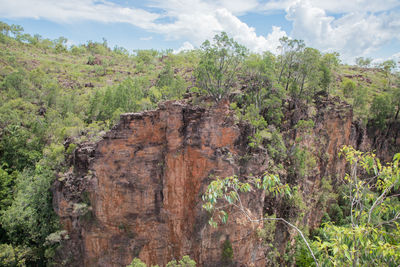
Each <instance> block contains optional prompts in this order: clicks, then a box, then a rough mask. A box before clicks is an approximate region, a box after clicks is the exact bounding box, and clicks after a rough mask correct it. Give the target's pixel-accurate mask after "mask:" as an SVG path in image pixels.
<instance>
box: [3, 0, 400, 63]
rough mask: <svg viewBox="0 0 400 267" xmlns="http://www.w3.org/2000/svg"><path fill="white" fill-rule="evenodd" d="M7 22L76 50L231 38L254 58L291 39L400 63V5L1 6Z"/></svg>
mask: <svg viewBox="0 0 400 267" xmlns="http://www.w3.org/2000/svg"><path fill="white" fill-rule="evenodd" d="M0 20H1V21H4V22H6V23H8V24H18V25H21V26H22V27H23V28H24V30H25V32H27V33H30V34H36V33H38V34H40V35H42V36H43V37H44V38H50V39H56V38H58V37H60V36H64V37H66V38H67V39H68V44H69V45H74V44H75V45H78V44H85V43H86V42H87V41H89V40H91V41H98V42H102V39H103V38H105V39H106V40H107V42H108V45H109V46H110V47H111V48H112V47H114V46H115V45H118V46H122V47H125V48H126V49H128V50H130V51H132V50H134V49H159V50H164V49H173V50H174V51H175V52H179V51H182V50H189V49H193V48H197V47H200V45H201V44H202V42H203V41H204V40H206V39H208V40H211V39H212V37H213V36H214V35H215V34H217V33H219V32H221V31H225V32H227V33H228V35H230V36H231V37H233V38H234V39H235V40H236V41H238V42H239V43H241V44H243V45H245V46H246V47H247V48H249V49H250V50H251V51H254V52H263V51H271V52H273V53H278V49H277V47H278V46H279V38H281V37H282V36H288V37H290V38H294V39H302V40H304V41H305V43H306V45H307V46H310V47H314V48H317V49H319V50H321V51H322V52H339V53H340V55H341V59H342V61H343V62H345V63H350V64H351V63H353V62H354V59H355V58H356V57H371V58H374V60H375V62H380V61H383V60H387V59H394V60H396V61H399V60H400V0H271V1H262V0H245V1H241V0H214V1H212V0H0Z"/></svg>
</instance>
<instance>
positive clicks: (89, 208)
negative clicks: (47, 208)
mask: <svg viewBox="0 0 400 267" xmlns="http://www.w3.org/2000/svg"><path fill="white" fill-rule="evenodd" d="M287 110H288V111H287V112H286V115H285V119H284V123H283V124H282V129H281V132H282V133H283V136H284V139H285V143H286V147H287V150H288V151H287V154H288V158H289V159H291V160H292V159H293V157H292V156H291V155H292V154H293V153H294V152H293V149H294V148H295V147H303V148H305V149H307V151H309V152H310V154H309V157H312V158H313V159H314V161H313V162H312V163H313V164H312V166H310V168H309V170H308V171H307V173H306V174H305V175H304V176H303V177H299V176H298V175H293V173H290V171H287V170H289V169H290V168H291V167H292V166H293V165H295V163H294V162H290V160H289V162H284V163H283V164H284V167H285V170H284V171H283V172H282V173H281V179H282V180H283V181H289V182H290V181H293V180H294V179H295V181H296V182H295V184H297V185H298V187H299V191H300V194H301V197H302V199H303V200H304V204H305V206H306V207H307V208H306V209H305V210H303V213H304V215H303V216H297V218H298V219H297V221H296V222H295V223H296V224H297V225H307V226H309V227H310V228H313V227H317V226H318V225H319V223H320V220H321V217H322V216H323V213H324V212H325V210H326V207H323V204H321V201H320V199H321V196H322V195H323V194H325V192H324V191H323V190H322V189H321V188H322V180H323V178H324V177H329V178H330V179H331V180H332V182H333V184H335V183H336V182H337V181H338V179H339V178H340V177H343V176H344V172H345V163H344V161H343V160H342V159H339V158H338V152H339V149H340V148H341V147H342V146H343V145H353V146H355V147H357V148H361V149H370V148H371V147H372V146H373V141H371V138H370V137H369V135H368V133H367V131H366V130H365V129H363V128H362V127H360V126H359V125H358V124H356V123H353V121H352V120H353V115H352V111H351V108H350V106H349V105H347V104H345V103H343V102H340V101H339V100H338V99H331V98H329V99H328V98H326V97H319V98H317V99H316V100H315V106H314V107H313V108H310V107H303V108H302V107H297V108H296V109H293V108H292V109H291V108H290V107H288V109H287ZM307 119H311V120H313V122H314V126H313V127H312V129H309V130H307V131H302V130H301V129H298V128H296V127H295V125H296V124H297V123H298V122H299V121H300V120H307ZM248 135H249V127H248V126H246V125H242V124H238V123H235V121H234V116H233V114H232V112H231V111H230V110H229V105H228V103H223V104H220V105H218V106H217V107H210V108H207V109H206V108H200V107H194V106H191V105H190V104H187V103H186V102H183V101H182V102H173V101H171V102H165V103H163V104H161V105H160V107H159V109H157V110H155V111H148V112H143V113H134V114H124V115H122V116H121V120H120V122H119V124H118V125H116V126H115V127H114V128H113V129H112V130H111V131H110V132H108V133H107V134H106V135H105V137H104V138H103V139H102V140H101V141H99V142H98V143H96V144H92V143H87V144H81V145H79V146H78V149H77V150H76V151H75V154H74V157H73V164H72V165H73V167H72V168H71V170H70V171H69V172H68V173H66V174H65V175H64V176H63V177H62V178H60V179H58V180H57V181H56V182H55V184H54V189H53V190H54V207H55V210H56V212H57V214H58V215H59V216H60V219H61V222H62V225H63V227H64V228H65V229H66V230H67V231H68V235H69V239H68V240H65V241H64V242H63V247H62V249H61V250H60V251H59V255H58V259H59V263H60V264H65V265H69V266H126V265H127V264H129V263H130V262H131V261H132V259H133V258H134V257H140V259H142V260H143V261H144V262H146V263H147V264H148V265H150V264H159V265H160V266H164V265H165V264H166V263H167V262H168V261H170V260H172V259H180V258H181V257H182V256H183V255H189V256H190V257H191V258H192V259H194V260H195V261H196V262H197V263H198V266H221V259H222V256H221V255H222V245H223V243H224V242H225V240H226V239H228V240H229V242H230V243H231V244H232V248H233V255H234V259H233V263H232V264H233V265H234V266H265V265H269V264H271V263H270V262H269V261H268V256H266V255H268V251H269V250H270V248H269V247H268V246H265V245H263V244H262V243H263V240H261V239H260V237H259V236H258V235H257V229H260V228H263V225H262V224H259V225H252V224H250V223H249V222H248V221H247V220H246V218H244V217H243V216H242V214H240V213H234V211H233V213H231V214H230V217H229V218H230V219H229V221H228V223H227V224H226V225H223V226H221V227H219V228H218V229H213V228H212V227H211V226H210V225H209V224H208V219H209V215H208V213H207V212H206V211H204V210H203V209H202V201H201V196H202V194H203V192H204V191H205V189H206V186H207V185H208V184H209V182H210V181H211V179H212V177H215V176H220V177H226V176H230V175H233V174H236V175H238V176H240V177H243V178H245V177H246V176H248V175H262V174H263V173H264V172H265V171H266V170H267V168H268V167H269V166H268V164H270V163H271V159H270V158H269V157H268V154H267V151H263V150H262V149H261V150H259V151H258V152H254V151H251V152H250V151H249V150H248V149H249V148H248V145H247V142H248V141H247V140H248V138H247V137H248ZM394 138H397V137H394ZM250 153H251V156H250V155H249V154H250ZM242 201H243V202H244V203H243V204H244V206H246V207H249V210H250V212H251V213H252V214H253V215H254V216H256V217H261V216H262V215H264V214H266V213H269V214H273V213H274V214H276V215H277V216H279V217H284V218H288V217H290V216H291V215H290V213H293V212H294V213H296V212H299V211H296V210H295V209H293V208H291V207H288V204H287V203H285V202H284V201H282V200H279V199H278V200H277V199H273V198H270V197H265V195H264V193H263V192H255V193H253V194H251V195H245V196H243V199H242ZM296 204H298V203H294V205H296ZM288 213H289V215H288ZM293 234H294V232H293V231H292V230H291V229H288V228H287V227H286V226H285V225H283V224H278V225H277V228H276V231H275V235H274V239H275V240H274V243H275V245H276V246H275V247H277V248H278V250H279V251H280V252H284V251H285V244H286V241H288V240H291V238H292V236H293Z"/></svg>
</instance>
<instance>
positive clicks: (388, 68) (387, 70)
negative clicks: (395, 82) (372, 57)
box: [379, 60, 396, 87]
mask: <svg viewBox="0 0 400 267" xmlns="http://www.w3.org/2000/svg"><path fill="white" fill-rule="evenodd" d="M379 67H380V68H381V69H382V71H383V73H384V74H385V76H386V79H387V86H388V87H390V86H391V79H390V78H391V73H392V71H393V70H394V69H395V68H396V62H395V61H394V60H386V61H384V62H383V63H381V64H379Z"/></svg>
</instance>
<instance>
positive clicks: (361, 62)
mask: <svg viewBox="0 0 400 267" xmlns="http://www.w3.org/2000/svg"><path fill="white" fill-rule="evenodd" d="M371 62H372V58H369V57H366V58H363V57H358V58H356V64H357V66H359V67H361V68H368V67H369V66H370V65H371Z"/></svg>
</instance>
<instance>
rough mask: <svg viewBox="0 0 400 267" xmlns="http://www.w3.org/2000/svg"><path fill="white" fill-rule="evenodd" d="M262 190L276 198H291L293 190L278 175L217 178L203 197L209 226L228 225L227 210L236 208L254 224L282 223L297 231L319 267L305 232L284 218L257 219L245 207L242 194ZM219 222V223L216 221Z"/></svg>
mask: <svg viewBox="0 0 400 267" xmlns="http://www.w3.org/2000/svg"><path fill="white" fill-rule="evenodd" d="M258 189H262V190H265V192H266V193H267V194H273V195H275V196H278V195H284V196H290V195H291V190H290V188H289V185H288V184H282V183H281V181H280V179H279V177H278V176H277V175H273V174H272V175H270V174H266V175H264V177H263V178H262V179H261V178H254V177H253V178H250V179H249V180H247V182H242V181H240V180H239V179H238V177H236V176H231V177H227V178H224V179H220V178H217V179H215V180H214V181H212V182H211V183H210V184H209V185H208V187H207V190H206V193H205V194H204V195H203V197H202V198H203V201H204V202H205V204H204V205H203V208H204V209H206V210H207V211H209V212H210V213H211V218H210V220H209V224H210V225H211V226H213V227H217V226H218V223H217V221H220V222H222V223H226V222H227V221H228V213H227V209H229V208H235V209H237V210H239V211H240V212H241V213H242V214H243V215H244V216H245V217H246V219H247V220H249V221H250V222H254V223H261V222H263V221H280V222H283V223H285V224H286V225H288V226H290V227H291V228H293V229H295V230H296V231H297V232H298V233H299V234H300V236H301V238H302V239H303V241H304V243H305V244H306V246H307V249H308V250H309V252H310V254H311V256H312V257H313V259H314V263H315V265H316V266H317V267H318V266H319V264H318V261H317V259H316V257H315V255H314V253H313V251H312V249H311V247H310V244H309V243H308V241H307V239H306V238H305V236H304V234H303V232H302V231H301V230H300V229H299V228H297V227H296V226H295V225H293V224H292V223H290V222H288V221H287V220H285V219H283V218H275V217H268V218H255V217H254V216H253V215H252V214H251V213H250V212H249V210H248V209H247V208H246V207H244V206H243V202H242V200H241V198H240V193H248V192H251V191H254V190H258ZM216 220H217V221H216Z"/></svg>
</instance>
